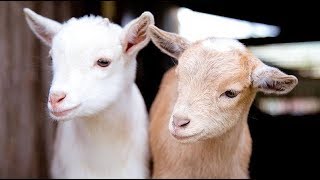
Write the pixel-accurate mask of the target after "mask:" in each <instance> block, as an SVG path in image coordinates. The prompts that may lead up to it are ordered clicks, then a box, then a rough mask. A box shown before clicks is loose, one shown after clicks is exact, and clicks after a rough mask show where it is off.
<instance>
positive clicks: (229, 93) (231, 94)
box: [222, 90, 239, 98]
mask: <svg viewBox="0 0 320 180" xmlns="http://www.w3.org/2000/svg"><path fill="white" fill-rule="evenodd" d="M238 94H239V92H238V91H235V90H228V91H226V92H224V93H223V94H222V95H225V96H227V97H228V98H234V97H236V96H237V95H238Z"/></svg>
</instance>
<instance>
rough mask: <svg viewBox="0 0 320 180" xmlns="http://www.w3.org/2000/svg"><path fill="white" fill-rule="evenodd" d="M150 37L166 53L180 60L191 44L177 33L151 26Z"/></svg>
mask: <svg viewBox="0 0 320 180" xmlns="http://www.w3.org/2000/svg"><path fill="white" fill-rule="evenodd" d="M148 31H149V36H150V37H151V40H152V42H153V43H154V44H155V45H156V46H157V47H158V48H159V49H160V50H161V51H162V52H164V53H166V54H168V55H169V56H171V57H173V58H175V59H178V58H179V57H180V55H181V54H182V53H183V52H184V50H186V49H187V48H188V47H189V45H190V42H189V41H188V40H187V39H185V38H183V37H181V36H179V35H178V34H175V33H170V32H166V31H163V30H161V29H159V28H157V27H156V26H153V25H151V26H149V30H148Z"/></svg>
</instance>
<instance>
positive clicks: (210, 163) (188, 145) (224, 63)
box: [149, 26, 297, 178]
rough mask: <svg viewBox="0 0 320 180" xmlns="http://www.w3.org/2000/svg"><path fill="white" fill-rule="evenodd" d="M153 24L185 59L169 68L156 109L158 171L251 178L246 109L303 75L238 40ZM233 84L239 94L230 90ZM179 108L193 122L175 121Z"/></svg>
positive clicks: (159, 37) (153, 133) (154, 32)
mask: <svg viewBox="0 0 320 180" xmlns="http://www.w3.org/2000/svg"><path fill="white" fill-rule="evenodd" d="M149 30H150V32H149V33H150V36H151V39H152V41H153V42H154V43H155V45H156V46H157V47H158V48H160V49H161V50H162V51H163V52H164V53H166V54H168V55H170V56H172V57H174V58H176V59H178V61H179V64H178V65H177V66H176V67H174V68H172V69H170V70H169V71H168V72H167V73H166V74H165V75H164V77H163V79H162V82H161V85H160V89H159V92H158V94H157V96H156V98H155V101H154V102H153V104H152V106H151V110H150V119H151V124H150V129H149V133H150V146H151V152H152V158H153V175H152V177H153V178H249V172H248V168H249V161H250V156H251V136H250V132H249V127H248V124H247V117H248V113H249V109H250V106H251V104H252V102H253V99H254V97H255V95H256V92H257V91H258V90H262V91H267V92H272V93H279V94H280V93H283V92H288V91H290V90H291V89H292V88H293V87H294V86H295V85H296V83H297V79H296V78H295V77H294V76H288V75H286V74H284V73H282V72H280V71H279V70H278V69H275V68H269V67H267V66H265V65H264V64H263V63H262V62H261V61H260V60H259V59H257V58H255V57H254V55H253V54H251V53H250V52H249V51H248V50H247V49H245V47H244V46H243V47H242V45H240V44H238V43H237V42H236V41H228V40H226V41H224V40H222V41H220V42H219V40H217V39H213V38H208V39H205V40H201V41H197V42H194V43H190V42H187V41H186V40H185V39H183V38H179V36H178V35H175V34H172V33H166V32H165V31H162V30H160V29H158V28H156V27H155V26H150V27H149ZM217 41H218V42H217ZM181 42H183V43H181ZM204 42H205V45H204ZM210 43H217V44H219V43H221V46H225V47H221V48H220V46H219V47H218V48H217V46H216V45H217V44H214V46H212V48H211V47H210ZM233 43H234V44H233ZM168 44H169V45H168ZM180 45H181V46H180ZM219 45H220V44H219ZM215 48H217V49H215ZM228 90H236V91H237V92H239V94H238V95H237V96H236V97H234V98H230V97H227V96H226V95H225V92H226V91H228ZM278 91H279V92H278ZM173 116H175V117H179V118H180V119H188V120H190V123H189V124H188V125H187V126H185V127H183V128H179V127H176V126H175V125H174V124H173V123H172V121H173V118H172V117H173ZM168 127H169V128H168Z"/></svg>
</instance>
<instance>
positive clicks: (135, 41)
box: [126, 32, 146, 52]
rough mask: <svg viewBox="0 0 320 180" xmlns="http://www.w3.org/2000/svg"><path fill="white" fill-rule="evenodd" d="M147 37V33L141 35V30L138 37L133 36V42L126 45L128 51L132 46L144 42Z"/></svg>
mask: <svg viewBox="0 0 320 180" xmlns="http://www.w3.org/2000/svg"><path fill="white" fill-rule="evenodd" d="M145 38H146V35H145V34H143V35H141V32H140V33H139V34H138V36H137V37H135V38H133V40H132V41H131V42H128V45H127V47H126V52H128V51H129V49H130V48H131V47H133V46H135V45H137V44H139V43H140V42H142V41H143V40H144V39H145Z"/></svg>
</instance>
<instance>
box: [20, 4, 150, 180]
mask: <svg viewBox="0 0 320 180" xmlns="http://www.w3.org/2000/svg"><path fill="white" fill-rule="evenodd" d="M24 12H25V14H26V18H27V20H28V19H29V20H28V24H29V26H30V27H31V29H32V30H33V32H34V33H35V34H36V35H37V36H38V37H39V38H40V39H45V38H44V37H43V36H44V35H43V32H42V30H45V31H50V28H51V27H52V26H53V25H52V23H53V24H55V27H57V24H58V23H57V22H55V21H53V20H49V19H47V18H44V17H42V16H40V15H37V14H36V13H34V12H32V11H31V10H29V9H25V10H24ZM39 19H41V21H38V20H39ZM30 20H31V21H30ZM133 21H134V22H138V21H139V22H140V21H147V23H141V22H140V23H129V24H128V25H127V26H126V27H125V28H121V27H120V26H118V25H116V24H113V23H111V22H109V21H108V20H107V19H104V18H102V17H95V16H85V17H82V18H80V19H76V18H72V19H70V20H69V21H67V22H65V23H63V24H60V23H59V24H60V26H61V27H59V29H60V30H59V31H58V32H56V33H55V34H54V36H53V38H52V41H47V42H46V44H48V45H49V46H51V50H50V54H51V56H52V59H53V63H52V69H53V80H52V84H51V88H50V94H52V93H55V92H64V93H65V94H66V97H65V99H63V101H62V102H61V103H60V104H59V106H58V107H53V106H52V105H51V104H50V103H48V108H49V110H50V112H52V111H64V110H68V109H70V108H73V107H77V106H78V108H76V109H74V110H73V111H71V112H70V113H68V114H67V115H65V116H62V117H57V116H55V115H54V114H53V113H50V115H51V116H52V118H54V119H55V120H57V121H61V122H59V124H58V131H57V137H56V141H55V149H54V158H53V162H52V167H51V175H52V177H53V178H147V177H148V175H149V168H148V160H149V152H148V144H147V142H148V138H147V134H148V133H147V127H148V116H147V111H146V108H145V104H144V101H143V98H142V96H141V94H140V92H139V90H138V88H137V86H136V84H135V83H134V79H135V73H136V55H137V53H138V52H139V51H140V50H141V49H142V48H143V47H144V46H145V45H146V44H147V43H148V42H149V38H148V37H147V38H145V39H144V40H143V41H142V42H140V43H139V44H135V45H134V46H133V47H132V48H130V53H128V52H126V51H125V49H124V47H123V46H124V45H125V43H126V42H127V41H126V36H127V34H131V33H132V32H130V30H131V29H142V30H143V28H139V26H140V24H147V25H148V24H150V23H151V24H153V23H154V21H153V16H152V14H151V13H148V12H145V13H143V14H142V15H141V16H140V17H139V18H137V19H135V20H133ZM34 26H37V28H34ZM128 26H129V27H128ZM137 26H138V27H137ZM39 27H40V28H39ZM49 39H50V38H49ZM100 58H104V59H108V60H110V61H111V64H110V65H109V66H108V67H100V66H98V65H97V61H98V60H99V59H100Z"/></svg>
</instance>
